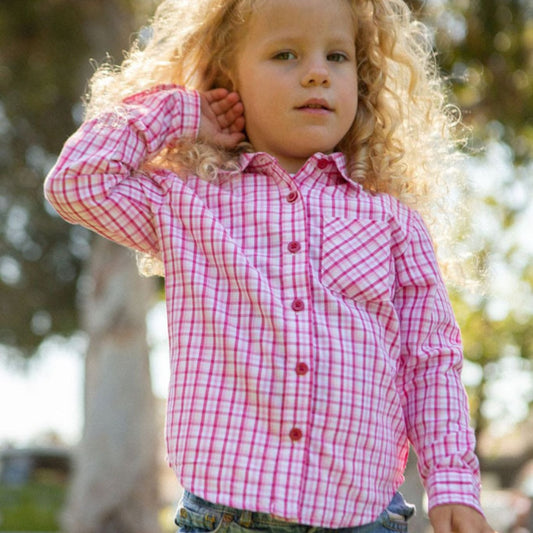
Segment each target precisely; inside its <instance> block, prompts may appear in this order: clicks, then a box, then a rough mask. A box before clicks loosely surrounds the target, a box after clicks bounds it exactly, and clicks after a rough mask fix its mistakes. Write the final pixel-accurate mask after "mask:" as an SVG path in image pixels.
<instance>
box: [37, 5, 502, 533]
mask: <svg viewBox="0 0 533 533" xmlns="http://www.w3.org/2000/svg"><path fill="white" fill-rule="evenodd" d="M152 30H153V32H152V36H151V39H150V40H149V42H148V43H146V44H145V46H143V47H142V46H140V45H139V46H136V47H134V49H133V50H132V51H131V53H130V55H129V56H128V58H127V60H126V61H125V62H124V64H123V66H122V68H121V69H115V68H112V67H111V68H110V67H107V68H106V67H103V68H102V69H100V70H99V71H98V72H97V73H96V75H95V77H94V79H93V83H92V90H91V95H90V101H89V106H88V116H87V120H86V122H85V123H84V124H83V125H82V126H81V128H80V129H79V131H78V132H77V133H75V134H74V136H73V137H71V138H70V139H69V140H68V141H67V143H66V145H65V147H64V149H63V151H62V153H61V156H60V158H59V160H58V162H57V164H56V166H55V167H54V168H53V169H52V171H51V172H50V174H49V176H48V178H47V181H46V184H45V189H46V195H47V198H48V199H49V201H50V202H51V203H52V205H53V206H54V207H55V209H56V210H57V211H58V213H59V214H60V215H61V216H62V217H64V218H65V219H66V220H67V221H69V222H71V223H76V224H82V225H84V226H86V227H88V228H90V229H92V230H94V231H96V232H97V233H99V234H101V235H103V236H105V237H107V238H109V239H112V240H114V241H116V242H118V243H120V244H123V245H125V246H128V247H131V248H133V249H135V250H137V251H138V252H140V253H141V254H143V255H144V256H146V257H149V258H151V259H150V260H151V263H149V265H150V264H151V266H152V267H157V265H162V267H163V268H164V275H165V278H166V300H167V308H168V323H169V335H170V354H171V380H170V392H169V399H168V413H167V446H168V458H169V463H170V465H171V466H172V467H173V469H174V470H175V472H176V474H177V476H178V479H179V481H180V482H181V484H182V485H183V487H184V488H185V489H186V492H185V496H184V499H183V501H182V503H181V505H180V508H179V509H178V513H177V516H176V522H177V523H178V524H179V525H180V526H181V527H182V528H183V529H182V530H183V531H187V532H190V531H206V530H217V531H219V532H221V533H225V532H226V531H231V533H236V532H237V531H240V530H242V529H243V528H244V529H257V528H272V529H276V530H281V529H283V530H286V531H287V532H293V533H299V532H300V531H301V532H302V533H303V532H304V531H311V529H314V528H319V529H338V528H350V531H351V532H352V533H375V532H383V531H390V530H393V531H407V519H408V518H409V517H410V516H411V514H412V513H413V508H412V506H410V505H409V504H407V503H405V501H404V500H403V498H402V497H401V495H400V494H399V493H397V489H398V487H399V486H400V485H401V484H402V481H403V471H404V468H405V464H406V460H407V453H408V443H409V442H411V443H412V444H413V446H414V448H415V449H416V451H417V454H418V458H419V470H420V474H421V477H422V480H423V482H424V484H425V487H426V490H427V493H428V497H429V506H430V519H431V522H432V524H433V527H434V530H435V532H437V533H448V532H452V531H453V532H460V533H488V532H491V531H492V529H491V528H490V527H489V526H488V525H487V523H486V522H485V519H484V518H483V515H482V514H481V509H480V505H479V470H478V461H477V459H476V457H475V455H474V438H473V434H472V431H471V430H470V429H469V427H468V410H467V401H466V397H465V393H464V390H463V387H462V385H461V380H460V376H459V373H460V368H461V362H462V352H461V344H460V335H459V331H458V328H457V325H456V322H455V319H454V317H453V313H452V310H451V306H450V303H449V300H448V297H447V294H446V290H445V287H444V284H443V281H442V279H441V276H440V274H439V271H438V266H437V262H436V259H435V255H434V252H433V248H432V242H431V239H430V237H429V234H428V232H427V230H426V227H425V225H424V223H423V222H422V218H421V216H420V215H419V214H418V211H415V210H414V209H413V207H416V208H417V209H419V210H422V211H424V212H428V209H427V208H426V207H425V205H426V204H427V200H428V199H430V196H429V186H430V185H431V184H432V183H439V181H438V176H439V174H441V173H442V171H443V169H445V168H446V166H448V165H449V161H450V157H451V155H453V154H452V153H451V151H450V146H451V144H450V143H451V140H450V137H449V131H450V126H451V121H452V118H451V117H450V116H449V115H448V114H447V113H446V112H445V108H444V106H443V98H442V89H441V86H440V83H439V79H438V77H437V76H436V74H435V72H436V70H435V69H434V66H433V64H432V61H431V53H430V47H428V46H427V45H426V44H425V41H424V36H423V33H422V32H421V30H420V28H419V26H417V25H416V24H415V23H414V22H413V21H412V20H411V18H410V14H409V11H408V9H407V7H406V6H405V4H404V3H403V1H402V0H328V1H327V2H326V1H324V0H189V1H185V0H173V1H167V2H163V4H162V5H161V6H160V9H159V11H158V14H157V15H156V18H155V20H154V24H153V26H152ZM441 191H442V189H441Z"/></svg>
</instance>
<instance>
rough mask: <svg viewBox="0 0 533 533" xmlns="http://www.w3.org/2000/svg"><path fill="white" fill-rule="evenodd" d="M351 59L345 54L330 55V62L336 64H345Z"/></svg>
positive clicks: (332, 53)
mask: <svg viewBox="0 0 533 533" xmlns="http://www.w3.org/2000/svg"><path fill="white" fill-rule="evenodd" d="M349 60H350V58H349V56H348V54H345V53H344V52H331V53H330V54H328V61H333V62H335V63H344V62H345V61H349Z"/></svg>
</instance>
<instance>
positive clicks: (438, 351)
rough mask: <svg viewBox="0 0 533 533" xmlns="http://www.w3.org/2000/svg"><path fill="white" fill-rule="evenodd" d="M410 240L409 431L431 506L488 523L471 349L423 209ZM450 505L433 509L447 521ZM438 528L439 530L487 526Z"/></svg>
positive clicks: (405, 370) (405, 283) (402, 304)
mask: <svg viewBox="0 0 533 533" xmlns="http://www.w3.org/2000/svg"><path fill="white" fill-rule="evenodd" d="M407 238H408V243H407V247H406V250H405V251H404V253H403V254H402V255H401V257H399V258H397V261H396V268H397V284H398V285H397V292H396V296H395V306H396V309H397V312H398V316H399V320H400V328H401V332H400V336H401V344H402V356H401V361H400V364H399V368H398V377H397V384H398V390H399V393H400V395H401V397H402V403H403V409H404V413H405V420H406V425H407V432H408V435H409V439H410V440H411V442H412V444H413V446H414V448H415V450H416V452H417V455H418V468H419V472H420V475H421V477H422V481H423V482H424V485H425V488H426V491H427V493H428V500H429V507H430V509H433V508H435V509H437V507H436V506H443V505H445V506H446V507H447V506H448V505H449V504H456V505H453V508H454V511H453V513H452V514H453V515H454V516H455V517H456V518H454V519H453V520H454V522H457V523H459V522H462V521H463V517H466V516H469V517H470V518H472V517H475V519H473V521H472V523H473V522H475V520H477V517H478V516H479V517H480V518H481V519H482V521H483V522H484V518H483V517H482V510H481V507H480V504H479V490H480V480H479V462H478V460H477V457H476V455H475V453H474V448H475V439H474V434H473V431H472V429H471V428H470V426H469V412H468V402H467V397H466V393H465V391H464V387H463V385H462V382H461V376H460V374H461V368H462V361H463V353H462V344H461V338H460V332H459V328H458V326H457V323H456V320H455V317H454V314H453V311H452V307H451V304H450V301H449V297H448V294H447V291H446V288H445V286H444V283H443V281H442V278H441V275H440V272H439V268H438V265H437V260H436V258H435V254H434V251H433V247H432V242H431V239H430V237H429V234H428V232H427V230H426V228H425V226H424V224H423V222H422V220H421V218H420V217H419V215H417V214H416V213H411V215H410V221H409V224H408V236H407ZM463 507H466V509H467V511H463ZM443 509H444V508H442V507H441V508H440V509H439V510H436V511H435V512H433V517H434V519H435V521H436V522H438V523H439V524H440V523H441V518H442V513H443ZM457 509H458V511H457ZM456 511H457V512H456ZM471 513H474V514H471ZM470 518H469V519H468V521H470ZM451 523H452V522H450V524H451ZM438 527H439V528H440V529H436V531H438V532H439V533H444V532H446V533H447V532H448V531H450V532H451V531H461V532H462V531H465V532H466V531H468V532H469V533H478V532H479V533H481V532H485V531H486V530H485V529H475V528H474V529H468V527H467V528H466V529H464V526H461V527H463V529H443V528H445V527H447V526H445V525H444V526H443V525H439V526H438ZM450 527H451V526H450ZM487 531H491V530H490V529H489V530H487Z"/></svg>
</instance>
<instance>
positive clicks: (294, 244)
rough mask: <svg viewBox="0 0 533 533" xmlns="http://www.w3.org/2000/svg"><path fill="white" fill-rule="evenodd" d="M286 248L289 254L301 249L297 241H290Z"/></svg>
mask: <svg viewBox="0 0 533 533" xmlns="http://www.w3.org/2000/svg"><path fill="white" fill-rule="evenodd" d="M287 248H288V249H289V252H290V253H291V254H296V253H298V252H299V251H300V250H301V249H302V245H301V244H300V243H299V242H298V241H292V242H290V243H289V246H288V247H287Z"/></svg>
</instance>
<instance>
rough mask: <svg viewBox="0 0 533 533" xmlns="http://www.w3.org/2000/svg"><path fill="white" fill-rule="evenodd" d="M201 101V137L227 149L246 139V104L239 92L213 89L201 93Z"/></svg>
mask: <svg viewBox="0 0 533 533" xmlns="http://www.w3.org/2000/svg"><path fill="white" fill-rule="evenodd" d="M200 101H201V117H200V131H199V134H198V136H199V138H200V139H202V140H204V141H207V142H209V143H211V144H215V145H217V146H221V147H222V148H226V149H232V148H235V147H236V146H237V145H238V144H239V143H240V142H241V141H243V140H244V138H245V136H244V133H243V130H244V106H243V105H242V102H241V99H240V96H239V94H238V93H236V92H231V93H230V92H229V91H228V90H226V89H211V90H210V91H206V92H202V93H200Z"/></svg>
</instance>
